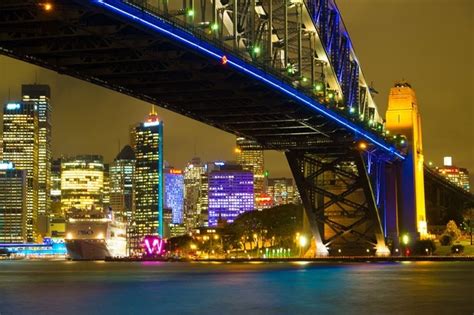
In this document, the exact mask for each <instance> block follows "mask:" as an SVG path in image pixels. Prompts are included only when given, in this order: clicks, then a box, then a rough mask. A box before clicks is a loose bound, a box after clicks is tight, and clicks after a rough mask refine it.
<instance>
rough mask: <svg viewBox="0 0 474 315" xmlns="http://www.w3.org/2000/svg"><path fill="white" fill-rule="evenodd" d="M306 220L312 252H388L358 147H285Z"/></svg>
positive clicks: (364, 253)
mask: <svg viewBox="0 0 474 315" xmlns="http://www.w3.org/2000/svg"><path fill="white" fill-rule="evenodd" d="M286 157H287V159H288V163H289V165H290V168H291V171H292V172H293V176H294V178H295V181H296V185H297V188H298V190H299V192H300V196H301V199H302V202H303V205H304V207H305V210H306V213H307V215H308V219H309V220H310V225H311V229H312V232H313V237H314V239H315V241H316V255H328V254H329V253H331V252H332V253H339V254H340V253H342V252H344V253H345V254H348V255H366V254H367V250H369V252H373V250H374V249H375V254H376V255H388V254H389V253H390V252H389V251H388V248H387V247H386V245H385V238H384V234H383V230H382V226H381V222H380V217H379V213H378V210H377V206H376V203H375V198H374V194H373V190H372V186H371V182H370V179H369V176H368V174H367V170H366V166H365V162H364V160H363V158H362V156H361V155H360V153H359V152H347V154H342V155H339V156H330V155H329V156H328V155H321V154H313V153H308V152H298V151H290V152H287V153H286Z"/></svg>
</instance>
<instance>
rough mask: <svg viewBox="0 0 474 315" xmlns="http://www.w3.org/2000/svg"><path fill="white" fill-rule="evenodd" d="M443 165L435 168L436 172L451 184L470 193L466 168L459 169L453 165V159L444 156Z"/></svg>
mask: <svg viewBox="0 0 474 315" xmlns="http://www.w3.org/2000/svg"><path fill="white" fill-rule="evenodd" d="M443 161H444V163H443V164H444V165H443V166H442V167H437V168H436V170H437V171H438V173H439V174H440V175H442V176H444V177H445V178H446V179H447V180H449V181H450V182H452V183H453V184H455V185H457V186H459V187H461V188H462V189H464V190H466V191H470V189H471V188H470V185H469V171H468V170H467V169H466V168H461V167H457V166H454V165H453V159H452V157H450V156H446V157H444V159H443Z"/></svg>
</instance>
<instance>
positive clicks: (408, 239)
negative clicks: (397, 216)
mask: <svg viewBox="0 0 474 315" xmlns="http://www.w3.org/2000/svg"><path fill="white" fill-rule="evenodd" d="M402 242H403V244H405V245H408V242H410V237H409V236H408V234H404V235H403V236H402Z"/></svg>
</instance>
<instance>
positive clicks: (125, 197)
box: [109, 145, 135, 223]
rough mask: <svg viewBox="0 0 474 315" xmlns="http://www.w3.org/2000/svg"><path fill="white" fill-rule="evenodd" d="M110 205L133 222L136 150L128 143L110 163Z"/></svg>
mask: <svg viewBox="0 0 474 315" xmlns="http://www.w3.org/2000/svg"><path fill="white" fill-rule="evenodd" d="M109 176H110V207H111V208H112V210H113V211H114V212H115V213H116V214H118V215H120V216H122V217H123V218H125V219H126V220H127V222H129V223H130V222H131V219H132V213H133V209H134V202H133V194H134V176H135V152H133V149H132V147H130V146H129V145H126V146H124V147H123V149H122V150H121V151H120V153H119V154H118V155H117V156H116V157H115V159H114V161H113V162H112V163H111V164H110V168H109Z"/></svg>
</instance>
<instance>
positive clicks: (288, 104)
mask: <svg viewBox="0 0 474 315" xmlns="http://www.w3.org/2000/svg"><path fill="white" fill-rule="evenodd" d="M111 3H114V5H117V4H120V5H122V7H121V8H124V7H123V6H126V9H127V11H126V12H129V14H133V16H131V15H130V16H128V15H127V14H119V13H117V12H116V10H115V11H114V10H109V8H107V7H101V6H98V3H97V2H96V1H88V0H57V1H55V3H54V11H52V12H47V11H45V10H43V9H42V8H41V7H40V6H39V5H38V2H37V1H32V0H6V1H2V3H1V4H0V8H1V10H0V47H1V48H0V49H1V50H0V52H1V53H3V54H5V55H8V56H11V57H14V58H18V59H22V60H25V61H27V62H30V63H34V64H38V65H40V66H43V67H46V68H49V69H52V70H55V71H58V72H59V73H63V74H67V75H71V76H74V77H77V78H80V79H83V80H86V81H89V82H92V83H95V84H99V85H102V86H105V87H107V88H110V89H113V90H116V91H119V92H120V93H124V94H128V95H131V96H133V97H137V98H140V99H142V100H145V101H147V102H150V103H154V104H157V105H159V106H162V107H164V108H167V109H170V110H172V111H174V112H177V113H180V114H183V115H185V116H188V117H191V118H193V119H196V120H199V121H202V122H204V123H206V124H209V125H212V126H215V127H217V128H220V129H222V130H226V131H229V132H231V133H234V134H236V135H239V136H245V137H248V138H251V139H255V140H257V141H258V142H259V143H261V144H262V145H263V147H265V148H271V149H279V150H288V149H314V150H319V151H322V152H331V153H333V154H334V153H336V154H337V152H339V151H338V150H340V151H341V152H342V151H345V149H346V148H347V147H348V146H351V145H352V144H353V143H354V141H355V140H357V139H359V138H365V139H366V140H368V142H370V143H373V144H374V146H376V147H380V148H381V149H382V150H379V151H384V152H385V154H387V156H388V159H393V158H397V156H398V158H403V157H402V156H401V155H400V154H399V153H398V150H397V149H396V148H394V147H393V146H392V145H391V144H390V143H389V142H387V141H386V140H385V139H383V138H381V137H380V136H378V135H377V134H376V133H374V132H372V131H371V130H370V129H369V128H365V127H364V126H360V125H357V123H355V122H353V121H351V119H350V118H348V117H345V116H344V115H343V114H341V113H339V112H338V110H337V109H328V108H326V107H325V106H323V105H321V104H319V103H318V102H316V101H315V100H313V99H311V98H309V97H308V96H306V95H304V94H303V93H299V92H298V91H297V90H296V89H294V88H293V87H292V86H290V85H288V84H287V83H285V82H281V81H278V79H275V76H272V75H270V74H268V73H265V72H264V71H262V69H258V68H255V67H253V66H251V65H247V64H246V63H245V62H242V61H241V60H240V59H239V58H237V57H234V56H233V55H232V54H231V53H227V52H225V51H223V48H222V47H216V46H215V45H212V44H209V43H208V42H206V41H203V40H200V39H199V38H198V37H197V36H196V34H194V33H190V32H187V31H185V30H183V28H182V27H180V26H179V25H174V24H172V23H170V22H169V21H167V20H164V19H160V18H157V17H155V16H152V15H150V14H145V13H144V12H141V11H140V10H137V9H136V8H134V7H132V6H130V5H127V4H125V3H123V2H121V1H111ZM137 17H139V18H140V19H142V18H143V20H140V19H138V18H137ZM152 24H153V25H159V26H160V27H164V28H167V30H169V32H171V33H172V34H174V35H179V36H182V37H184V38H187V39H190V40H193V41H194V42H193V45H196V43H197V44H198V45H202V46H203V47H205V48H206V49H208V50H211V51H212V52H220V54H221V55H217V57H216V56H214V57H213V56H210V55H209V54H206V53H204V52H203V50H202V49H201V50H199V49H196V47H192V45H189V44H188V43H186V42H185V41H183V40H177V39H176V38H173V36H174V35H173V36H166V34H165V33H163V32H162V31H159V30H157V28H156V27H151V26H150V25H152ZM223 55H226V57H227V56H228V62H227V63H226V64H223V62H221V60H220V58H218V56H223ZM248 71H251V72H252V73H253V74H252V75H249V73H248ZM266 78H269V79H268V80H266V81H265V79H266ZM262 79H263V80H262ZM269 82H270V83H269ZM275 84H277V85H278V86H281V87H283V89H281V88H275V86H276V85H275ZM295 96H296V97H295Z"/></svg>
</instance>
